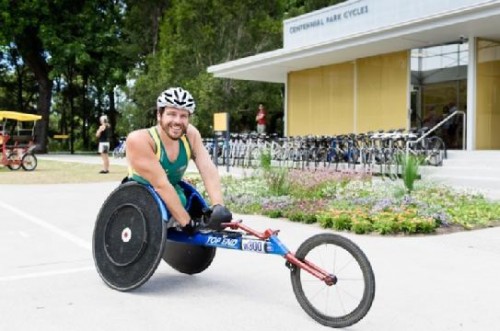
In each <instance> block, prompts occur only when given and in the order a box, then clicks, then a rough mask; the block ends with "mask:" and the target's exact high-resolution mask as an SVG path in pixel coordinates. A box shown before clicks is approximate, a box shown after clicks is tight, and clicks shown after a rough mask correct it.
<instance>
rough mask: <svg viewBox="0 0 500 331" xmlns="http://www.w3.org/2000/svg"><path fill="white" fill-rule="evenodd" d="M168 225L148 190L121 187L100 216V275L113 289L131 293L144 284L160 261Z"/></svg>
mask: <svg viewBox="0 0 500 331" xmlns="http://www.w3.org/2000/svg"><path fill="white" fill-rule="evenodd" d="M166 236H167V225H166V223H165V221H164V220H163V219H162V215H161V211H160V206H159V205H158V202H157V200H156V199H155V197H154V196H153V193H152V192H151V191H149V189H148V188H147V187H146V186H144V185H141V184H138V183H135V182H127V183H125V184H122V185H120V186H119V187H118V188H117V189H116V190H114V191H113V192H112V193H111V194H110V196H109V197H108V198H107V199H106V201H105V202H104V204H103V205H102V207H101V210H100V211H99V214H98V215H97V220H96V223H95V227H94V235H93V256H94V262H95V265H96V267H97V271H98V272H99V275H100V276H101V278H102V279H103V280H104V282H105V283H106V284H107V285H108V286H109V287H111V288H113V289H116V290H119V291H128V290H132V289H135V288H137V287H139V286H141V285H142V284H144V283H145V282H146V281H147V280H148V279H149V278H150V277H151V276H152V275H153V273H154V272H155V270H156V268H157V267H158V264H159V263H160V261H161V257H162V254H163V249H164V247H165V241H166Z"/></svg>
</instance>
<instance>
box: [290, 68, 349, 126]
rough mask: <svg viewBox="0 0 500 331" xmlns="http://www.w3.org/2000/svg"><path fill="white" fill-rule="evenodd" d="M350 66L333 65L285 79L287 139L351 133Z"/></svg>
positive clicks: (293, 73) (309, 70) (294, 74)
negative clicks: (286, 89)
mask: <svg viewBox="0 0 500 331" xmlns="http://www.w3.org/2000/svg"><path fill="white" fill-rule="evenodd" d="M353 77H354V76H353V66H352V64H351V63H344V64H336V65H330V66H325V67H319V68H314V69H308V70H303V71H299V72H291V73H289V75H288V107H287V108H288V109H287V125H288V128H287V129H288V130H287V131H288V135H289V136H297V135H308V134H315V135H332V134H340V133H348V132H352V130H353V104H354V102H353Z"/></svg>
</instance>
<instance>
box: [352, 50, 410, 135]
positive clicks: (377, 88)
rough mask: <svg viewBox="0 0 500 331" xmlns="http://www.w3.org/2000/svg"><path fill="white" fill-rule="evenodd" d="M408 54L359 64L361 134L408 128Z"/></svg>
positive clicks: (358, 91)
mask: <svg viewBox="0 0 500 331" xmlns="http://www.w3.org/2000/svg"><path fill="white" fill-rule="evenodd" d="M408 59H409V53H408V51H403V52H398V53H391V54H384V55H378V56H372V57H368V58H364V59H359V60H357V63H356V64H357V131H358V132H366V131H373V130H379V129H384V130H387V129H398V128H406V121H407V108H408V72H409V70H408V65H409V61H408Z"/></svg>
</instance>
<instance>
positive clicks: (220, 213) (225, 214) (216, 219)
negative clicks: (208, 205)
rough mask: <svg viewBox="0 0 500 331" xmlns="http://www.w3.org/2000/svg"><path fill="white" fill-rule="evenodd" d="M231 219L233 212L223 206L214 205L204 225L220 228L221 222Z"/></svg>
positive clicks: (214, 228)
mask: <svg viewBox="0 0 500 331" xmlns="http://www.w3.org/2000/svg"><path fill="white" fill-rule="evenodd" d="M232 220H233V214H231V212H230V211H229V209H227V208H226V207H224V206H221V205H215V206H213V207H212V213H211V214H210V218H209V219H208V222H207V223H206V227H207V228H209V229H212V230H216V231H219V230H222V229H223V228H222V227H221V224H222V223H227V222H231V221H232Z"/></svg>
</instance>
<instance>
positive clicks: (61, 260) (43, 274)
mask: <svg viewBox="0 0 500 331" xmlns="http://www.w3.org/2000/svg"><path fill="white" fill-rule="evenodd" d="M115 186H116V184H115V183H92V184H76V185H75V184H58V185H0V223H1V224H2V231H1V232H0V242H1V244H0V245H1V249H0V297H1V300H0V311H1V312H2V317H1V318H0V330H40V331H43V330H50V331H52V330H77V331H79V330H82V331H83V330H85V331H87V330H197V331H198V330H200V329H201V330H217V331H219V330H233V329H237V330H271V329H275V330H287V331H288V330H301V331H302V330H308V331H309V330H327V329H328V328H325V327H323V326H321V325H319V324H317V323H316V322H314V321H313V320H312V319H311V318H309V317H308V316H307V315H306V314H305V313H304V312H303V311H302V310H301V308H300V306H299V305H298V303H297V301H296V300H295V297H294V295H293V292H292V287H291V284H290V277H289V272H288V270H287V269H286V268H285V266H284V260H282V259H281V258H279V257H277V256H274V255H272V256H271V255H270V256H266V255H260V254H252V253H244V252H237V251H229V250H222V249H219V250H218V251H217V256H216V258H215V260H214V263H213V264H212V266H210V268H209V269H207V270H206V271H205V272H203V273H201V274H199V275H195V276H187V275H183V274H179V273H177V272H176V271H174V270H173V269H171V268H170V267H169V266H168V265H167V264H165V263H161V264H160V267H159V269H158V270H157V271H156V273H155V274H154V275H153V277H152V278H151V279H150V280H149V281H148V282H147V283H146V284H145V285H143V286H142V287H141V288H139V289H138V290H136V291H133V292H127V293H122V292H117V291H114V290H111V289H109V288H108V287H107V286H106V285H105V284H104V283H103V282H102V281H101V279H100V278H99V276H98V274H97V272H96V270H95V268H94V263H93V259H92V252H91V243H92V231H93V226H94V220H95V217H96V215H97V213H98V210H99V208H100V205H101V204H102V202H103V201H104V199H105V197H106V196H107V195H108V194H109V193H110V192H111V190H113V189H114V188H115ZM241 218H243V220H244V222H245V223H246V224H248V225H250V226H253V227H255V228H258V229H264V228H268V227H270V228H273V229H281V232H280V237H281V239H282V240H283V242H284V243H285V244H287V245H288V247H289V248H290V249H291V250H292V251H294V250H295V249H297V247H298V246H299V244H300V243H301V242H302V241H303V240H305V239H306V238H307V237H309V236H311V235H313V234H315V233H319V232H323V231H325V230H323V229H320V228H319V227H317V226H316V225H304V224H297V223H291V222H288V221H285V220H280V219H268V218H264V217H258V216H241ZM344 235H345V236H347V237H349V238H351V239H353V240H354V241H355V242H356V243H357V244H358V245H359V246H360V247H361V248H362V249H363V250H364V251H365V253H366V255H367V256H368V258H369V259H370V261H371V263H372V265H373V269H374V272H375V277H376V281H377V290H376V296H375V301H374V305H373V307H372V309H371V311H370V312H369V313H368V315H367V316H366V317H365V319H363V320H362V321H361V322H359V323H358V324H356V325H355V326H353V327H351V328H348V329H349V330H359V331H364V330H369V331H401V330H405V331H412V330H415V331H422V330H426V331H443V330H453V331H455V330H470V331H476V330H494V329H495V328H497V327H498V325H500V314H498V298H499V297H500V286H498V279H500V240H498V238H499V237H500V228H492V229H485V230H479V231H472V232H462V233H455V234H449V235H440V236H415V237H381V236H357V235H353V234H344Z"/></svg>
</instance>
